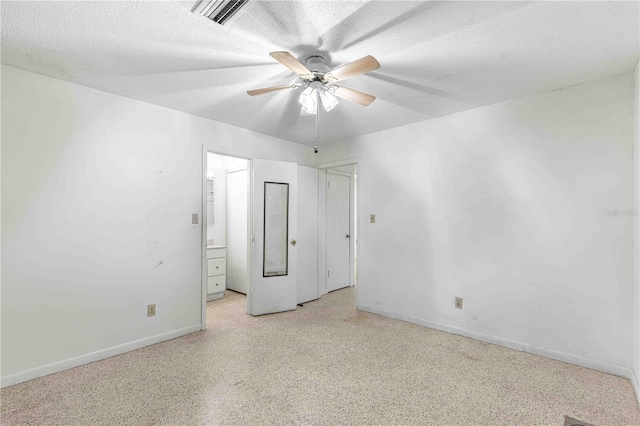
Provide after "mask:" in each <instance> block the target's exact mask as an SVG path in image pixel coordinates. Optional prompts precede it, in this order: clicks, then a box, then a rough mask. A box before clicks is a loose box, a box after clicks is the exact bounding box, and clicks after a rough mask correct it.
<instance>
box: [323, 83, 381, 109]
mask: <svg viewBox="0 0 640 426" xmlns="http://www.w3.org/2000/svg"><path fill="white" fill-rule="evenodd" d="M333 87H335V88H336V91H335V92H334V95H336V96H337V97H339V98H342V99H346V100H348V101H351V102H355V103H357V104H360V105H362V106H367V105H369V104H370V103H371V102H373V101H375V100H376V97H375V96H373V95H369V94H367V93H364V92H360V91H359V90H355V89H349V88H348V87H343V86H333Z"/></svg>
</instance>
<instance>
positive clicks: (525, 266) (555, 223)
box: [317, 74, 634, 375]
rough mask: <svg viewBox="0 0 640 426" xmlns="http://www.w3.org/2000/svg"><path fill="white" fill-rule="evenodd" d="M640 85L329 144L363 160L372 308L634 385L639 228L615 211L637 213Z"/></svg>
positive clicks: (584, 88) (621, 80)
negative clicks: (639, 90) (637, 93)
mask: <svg viewBox="0 0 640 426" xmlns="http://www.w3.org/2000/svg"><path fill="white" fill-rule="evenodd" d="M633 84H634V82H633V76H632V75H631V74H628V75H624V76H619V77H615V78H611V79H606V80H601V81H596V82H592V83H589V84H583V85H579V86H574V87H570V88H566V89H561V90H556V91H553V92H550V93H545V94H541V95H537V96H531V97H527V98H523V99H518V100H514V101H510V102H505V103H501V104H496V105H492V106H488V107H484V108H480V109H476V110H471V111H467V112H463V113H459V114H455V115H450V116H446V117H442V118H438V119H433V120H429V121H424V122H420V123H416V124H413V125H409V126H405V127H400V128H395V129H391V130H387V131H383V132H378V133H373V134H369V135H365V136H362V137H358V138H354V139H351V140H349V141H346V143H337V144H332V145H326V146H322V147H321V149H320V154H318V158H317V164H322V163H329V162H331V161H339V160H345V159H356V158H357V159H358V160H359V162H358V197H359V216H360V217H359V219H360V225H361V226H360V229H359V252H358V301H357V303H358V307H359V308H360V309H363V310H368V311H373V312H378V313H382V314H385V315H389V316H392V317H397V318H401V319H404V320H408V321H412V322H415V323H419V324H424V325H428V326H432V327H435V328H441V329H445V330H449V331H453V332H456V333H460V334H465V335H469V336H473V337H476V338H480V339H484V340H488V341H492V342H496V343H500V344H504V345H508V346H511V347H515V348H518V349H521V350H527V351H531V352H535V353H539V354H544V355H547V356H550V357H554V358H558V359H564V360H567V361H569V362H574V363H577V364H581V365H587V366H590V367H592V368H597V369H601V370H604V371H609V372H613V373H616V374H622V375H626V374H628V372H629V371H630V370H629V368H630V367H631V363H632V350H631V345H630V343H629V342H631V340H632V316H633V314H632V309H633V307H632V302H631V300H632V285H631V282H632V274H633V266H632V263H633V261H632V256H633V239H632V232H633V218H632V217H630V216H628V215H627V216H624V217H607V215H606V211H608V210H609V211H610V210H627V211H628V210H629V209H632V207H633V199H632V182H633V176H632V175H633V162H632V148H633ZM372 107H374V108H375V104H374V105H372ZM370 213H375V214H376V223H375V224H370V223H369V214H370ZM456 296H461V297H463V298H464V309H462V310H459V309H455V308H454V298H455V297H456Z"/></svg>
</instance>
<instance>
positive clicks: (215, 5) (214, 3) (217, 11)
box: [192, 0, 249, 25]
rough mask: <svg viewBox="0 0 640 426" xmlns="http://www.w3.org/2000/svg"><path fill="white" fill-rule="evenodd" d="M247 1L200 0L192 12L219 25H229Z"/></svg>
mask: <svg viewBox="0 0 640 426" xmlns="http://www.w3.org/2000/svg"><path fill="white" fill-rule="evenodd" d="M248 1H249V0H200V1H199V2H198V3H197V4H196V6H195V7H194V8H193V10H192V12H193V13H195V14H197V15H202V16H204V17H206V18H208V19H211V20H212V21H213V22H216V23H218V24H220V25H224V24H226V23H229V20H230V19H231V18H232V17H233V16H236V14H237V13H238V11H239V10H240V9H241V8H242V7H243V6H245V5H246V4H247V2H248Z"/></svg>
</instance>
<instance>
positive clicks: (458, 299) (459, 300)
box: [456, 297, 462, 309]
mask: <svg viewBox="0 0 640 426" xmlns="http://www.w3.org/2000/svg"><path fill="white" fill-rule="evenodd" d="M456 309H462V297H456Z"/></svg>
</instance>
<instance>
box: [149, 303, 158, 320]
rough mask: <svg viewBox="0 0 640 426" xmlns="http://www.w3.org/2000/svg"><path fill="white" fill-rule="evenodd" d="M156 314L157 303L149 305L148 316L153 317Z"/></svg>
mask: <svg viewBox="0 0 640 426" xmlns="http://www.w3.org/2000/svg"><path fill="white" fill-rule="evenodd" d="M155 314H156V304H155V303H153V304H151V305H147V316H148V317H152V316H155Z"/></svg>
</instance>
